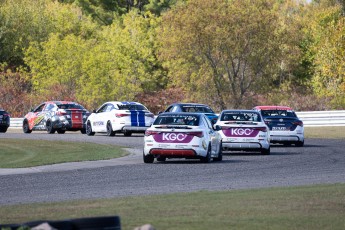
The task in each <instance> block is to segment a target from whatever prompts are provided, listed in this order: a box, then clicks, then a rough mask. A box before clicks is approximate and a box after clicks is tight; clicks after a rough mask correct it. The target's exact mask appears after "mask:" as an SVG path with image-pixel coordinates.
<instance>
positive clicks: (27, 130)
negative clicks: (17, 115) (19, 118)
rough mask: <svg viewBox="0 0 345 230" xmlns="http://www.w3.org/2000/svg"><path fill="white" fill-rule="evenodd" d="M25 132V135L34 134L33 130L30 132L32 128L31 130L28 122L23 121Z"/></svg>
mask: <svg viewBox="0 0 345 230" xmlns="http://www.w3.org/2000/svg"><path fill="white" fill-rule="evenodd" d="M23 132H24V133H31V132H32V130H30V128H29V123H28V121H27V120H24V121H23Z"/></svg>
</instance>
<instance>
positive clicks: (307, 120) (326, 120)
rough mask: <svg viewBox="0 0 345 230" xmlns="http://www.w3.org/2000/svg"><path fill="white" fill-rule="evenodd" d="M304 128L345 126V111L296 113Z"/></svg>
mask: <svg viewBox="0 0 345 230" xmlns="http://www.w3.org/2000/svg"><path fill="white" fill-rule="evenodd" d="M296 114H297V116H298V117H299V118H300V119H301V120H302V121H303V124H304V126H345V110H335V111H310V112H296Z"/></svg>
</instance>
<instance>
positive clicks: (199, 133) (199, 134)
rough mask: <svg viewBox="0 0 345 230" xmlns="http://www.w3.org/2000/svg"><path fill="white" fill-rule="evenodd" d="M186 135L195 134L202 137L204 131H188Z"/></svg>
mask: <svg viewBox="0 0 345 230" xmlns="http://www.w3.org/2000/svg"><path fill="white" fill-rule="evenodd" d="M186 134H187V135H191V136H196V137H200V138H201V137H203V136H204V133H203V132H188V133H186Z"/></svg>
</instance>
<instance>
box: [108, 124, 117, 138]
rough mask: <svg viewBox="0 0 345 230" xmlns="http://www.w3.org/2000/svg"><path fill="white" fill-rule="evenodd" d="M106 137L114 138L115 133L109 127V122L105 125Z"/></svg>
mask: <svg viewBox="0 0 345 230" xmlns="http://www.w3.org/2000/svg"><path fill="white" fill-rule="evenodd" d="M107 136H109V137H113V136H115V132H114V131H113V127H111V123H110V121H108V123H107Z"/></svg>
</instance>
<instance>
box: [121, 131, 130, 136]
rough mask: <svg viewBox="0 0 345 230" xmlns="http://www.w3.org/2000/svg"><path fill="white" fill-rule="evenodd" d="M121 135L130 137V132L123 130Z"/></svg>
mask: <svg viewBox="0 0 345 230" xmlns="http://www.w3.org/2000/svg"><path fill="white" fill-rule="evenodd" d="M123 135H124V136H125V137H130V136H132V132H129V131H125V132H124V133H123Z"/></svg>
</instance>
